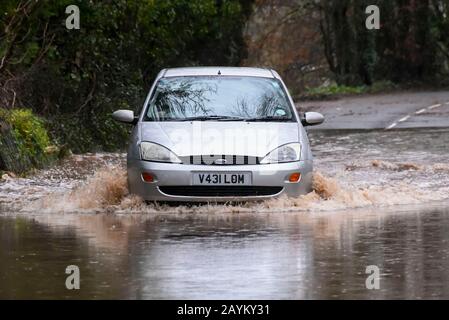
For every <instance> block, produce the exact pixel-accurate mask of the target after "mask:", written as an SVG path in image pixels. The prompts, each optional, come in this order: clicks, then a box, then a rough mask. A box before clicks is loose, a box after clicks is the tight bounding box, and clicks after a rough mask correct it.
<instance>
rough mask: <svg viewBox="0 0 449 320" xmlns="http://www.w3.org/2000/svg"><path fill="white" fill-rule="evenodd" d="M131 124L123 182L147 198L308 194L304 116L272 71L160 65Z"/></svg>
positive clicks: (309, 118) (315, 116)
mask: <svg viewBox="0 0 449 320" xmlns="http://www.w3.org/2000/svg"><path fill="white" fill-rule="evenodd" d="M113 118H114V119H115V120H117V121H120V122H124V123H130V124H134V128H133V131H132V134H131V139H130V142H129V149H128V157H127V165H128V183H129V190H130V192H131V193H132V194H136V195H139V196H140V197H142V198H143V199H144V200H146V201H164V202H165V201H168V202H172V201H179V202H228V201H229V202H236V201H237V202H239V201H249V200H264V199H269V198H273V197H279V196H282V195H287V196H289V197H297V196H299V195H302V194H306V193H308V192H310V191H311V188H312V171H313V163H312V153H311V150H310V146H309V141H308V138H307V134H306V131H305V129H304V127H305V126H312V125H317V124H320V123H322V122H323V121H324V118H323V116H322V115H321V114H319V113H315V112H307V113H305V114H302V115H301V116H300V115H299V114H298V112H297V111H296V109H295V105H294V103H293V100H292V98H291V97H290V95H289V93H288V90H287V88H286V86H285V84H284V83H283V81H282V80H281V78H280V76H279V75H278V74H277V73H276V72H275V71H273V70H269V69H258V68H232V67H196V68H174V69H165V70H162V71H161V72H160V73H159V75H158V76H157V78H156V80H155V82H154V84H153V86H152V87H151V89H150V92H149V94H148V96H147V99H146V101H145V103H144V106H143V109H142V111H141V112H140V114H139V115H138V116H135V115H134V112H133V111H130V110H118V111H116V112H114V114H113Z"/></svg>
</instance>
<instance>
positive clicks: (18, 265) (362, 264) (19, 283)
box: [0, 129, 449, 299]
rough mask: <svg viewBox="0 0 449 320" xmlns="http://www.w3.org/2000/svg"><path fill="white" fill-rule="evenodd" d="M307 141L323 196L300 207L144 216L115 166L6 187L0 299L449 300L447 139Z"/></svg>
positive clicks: (75, 163) (0, 199) (81, 160)
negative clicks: (70, 283)
mask: <svg viewBox="0 0 449 320" xmlns="http://www.w3.org/2000/svg"><path fill="white" fill-rule="evenodd" d="M310 139H311V142H312V145H313V150H314V154H315V156H316V170H317V175H316V178H315V192H314V193H313V194H310V195H307V196H305V197H301V198H298V199H279V200H274V201H268V202H265V203H258V204H247V205H241V206H229V205H228V206H225V205H210V206H201V207H196V206H193V207H166V206H153V205H150V206H147V205H144V204H142V203H141V202H139V200H138V199H134V198H132V197H129V196H127V195H126V187H125V183H124V181H125V180H124V179H123V178H124V175H123V169H122V166H123V155H118V154H98V155H83V156H75V157H73V158H71V159H68V160H66V161H65V162H64V163H63V164H61V166H59V167H56V168H52V169H49V170H45V171H43V172H40V173H38V174H36V175H34V176H32V177H28V178H26V179H8V180H7V181H3V182H0V212H1V213H0V298H11V299H12V298H145V299H155V298H158V299H169V298H188V299H197V298H204V299H238V298H247V299H317V298H318V299H323V298H331V299H337V298H343V299H349V298H351V299H358V298H361V299H380V298H397V299H411V298H422V299H431V298H449V268H448V267H447V266H448V259H449V242H448V241H449V209H448V208H449V165H448V163H449V157H448V152H447V146H448V145H449V129H420V130H401V131H383V130H382V131H323V132H317V131H314V132H312V133H311V135H310ZM103 167H105V168H106V169H101V168H103ZM95 172H96V173H95ZM94 173H95V174H94ZM68 265H77V266H78V267H79V268H80V272H81V289H80V290H78V291H69V290H67V289H66V288H65V279H66V277H67V275H66V274H65V273H64V271H65V268H66V267H67V266H68ZM371 265H374V266H377V267H378V268H379V271H380V289H379V290H368V289H367V288H366V286H365V281H366V278H367V276H368V275H367V274H365V271H366V268H367V267H368V266H371Z"/></svg>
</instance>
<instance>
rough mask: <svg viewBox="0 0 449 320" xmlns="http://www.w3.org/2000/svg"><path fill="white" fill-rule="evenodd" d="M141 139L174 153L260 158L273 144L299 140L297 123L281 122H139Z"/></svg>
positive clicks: (274, 145) (180, 154)
mask: <svg viewBox="0 0 449 320" xmlns="http://www.w3.org/2000/svg"><path fill="white" fill-rule="evenodd" d="M140 125H141V128H140V129H141V130H140V132H141V141H149V142H155V143H157V144H160V145H162V146H164V147H166V148H168V149H170V150H171V151H173V152H174V153H175V154H176V155H177V156H180V157H184V156H191V155H240V156H256V157H263V156H265V155H267V154H268V153H269V152H270V151H272V150H274V149H276V148H277V147H279V146H281V145H284V144H287V143H293V142H299V139H300V132H301V131H300V130H299V124H298V123H295V122H292V123H285V122H227V121H204V122H199V121H195V122H142V123H141V124H140Z"/></svg>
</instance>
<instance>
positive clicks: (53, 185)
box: [0, 129, 449, 213]
mask: <svg viewBox="0 0 449 320" xmlns="http://www.w3.org/2000/svg"><path fill="white" fill-rule="evenodd" d="M310 140H311V144H312V149H313V152H314V156H315V171H316V173H315V175H314V192H312V193H310V194H308V195H306V196H302V197H299V198H280V199H274V200H269V201H264V202H261V203H248V204H244V205H238V206H237V205H203V206H193V207H186V206H178V207H168V206H163V205H162V206H161V205H146V204H144V203H143V202H142V201H141V200H140V199H138V198H137V197H134V196H130V195H128V191H127V187H126V170H125V154H106V153H100V154H86V155H75V156H72V157H70V158H69V159H66V160H64V161H63V162H62V163H61V164H59V165H58V166H56V167H54V168H51V169H48V170H42V171H40V172H37V173H35V174H34V175H30V176H29V177H27V178H10V177H4V178H6V179H3V180H2V181H1V182H0V206H4V207H6V208H7V209H8V210H6V211H21V212H34V211H39V212H41V211H48V212H116V213H127V212H133V213H140V212H144V213H170V212H176V213H187V212H195V213H208V212H211V211H214V212H219V213H234V212H255V211H257V212H279V211H286V212H291V211H330V210H345V209H350V208H360V207H369V206H382V207H383V206H391V205H400V204H418V205H419V204H425V203H429V202H435V201H441V200H446V199H448V198H449V157H448V151H447V146H448V145H449V130H448V129H438V130H434V129H433V130H430V129H429V130H405V131H385V132H383V131H382V132H380V131H359V132H355V131H348V132H342V131H339V132H333V131H323V132H319V131H314V132H311V133H310Z"/></svg>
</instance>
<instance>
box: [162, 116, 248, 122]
mask: <svg viewBox="0 0 449 320" xmlns="http://www.w3.org/2000/svg"><path fill="white" fill-rule="evenodd" d="M170 120H171V121H207V120H217V121H244V120H245V119H243V118H239V117H231V116H197V117H187V118H179V119H176V120H174V119H170Z"/></svg>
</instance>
